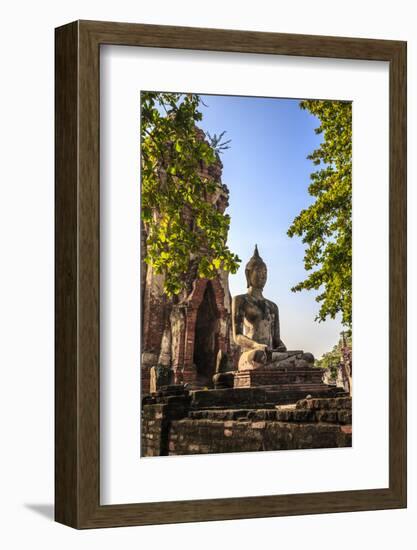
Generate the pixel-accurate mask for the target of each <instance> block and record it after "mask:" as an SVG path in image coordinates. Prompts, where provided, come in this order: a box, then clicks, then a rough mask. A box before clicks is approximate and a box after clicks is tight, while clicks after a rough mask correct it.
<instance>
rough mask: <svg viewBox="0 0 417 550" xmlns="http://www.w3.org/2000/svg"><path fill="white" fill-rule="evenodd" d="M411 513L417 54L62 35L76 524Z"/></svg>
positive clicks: (60, 248) (232, 36) (237, 34)
mask: <svg viewBox="0 0 417 550" xmlns="http://www.w3.org/2000/svg"><path fill="white" fill-rule="evenodd" d="M353 364H355V368H354V371H353ZM405 506H406V44H405V43H404V42H399V41H385V40H371V39H358V38H336V37H325V36H306V35H290V34H276V33H258V32H250V31H230V30H218V29H197V28H186V27H166V26H154V25H141V24H124V23H110V22H93V21H77V22H74V23H70V24H68V25H65V26H63V27H59V28H58V29H56V520H57V521H59V522H61V523H64V524H66V525H69V526H72V527H76V528H98V527H111V526H123V525H144V524H155V523H174V522H187V521H206V520H219V519H235V518H254V517H266V516H282V515H294V514H311V513H326V512H341V511H357V510H378V509H386V508H402V507H405Z"/></svg>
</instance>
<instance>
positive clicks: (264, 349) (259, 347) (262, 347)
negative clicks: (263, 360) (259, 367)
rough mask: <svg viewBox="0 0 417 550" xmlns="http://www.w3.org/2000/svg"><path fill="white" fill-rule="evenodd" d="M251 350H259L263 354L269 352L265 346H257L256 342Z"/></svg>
mask: <svg viewBox="0 0 417 550" xmlns="http://www.w3.org/2000/svg"><path fill="white" fill-rule="evenodd" d="M253 349H256V350H261V351H264V352H265V353H266V352H267V351H268V350H269V348H268V346H267V345H266V344H258V342H256V343H255V345H254V347H253Z"/></svg>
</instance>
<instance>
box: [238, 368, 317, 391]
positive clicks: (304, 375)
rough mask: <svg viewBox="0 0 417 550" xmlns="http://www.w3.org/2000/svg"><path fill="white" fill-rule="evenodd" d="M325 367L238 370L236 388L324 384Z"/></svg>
mask: <svg viewBox="0 0 417 550" xmlns="http://www.w3.org/2000/svg"><path fill="white" fill-rule="evenodd" d="M323 373H324V370H323V369H319V368H314V367H309V366H295V365H291V366H285V367H268V366H265V367H260V368H257V369H253V370H242V371H236V372H234V375H233V386H234V387H235V388H253V387H256V386H282V385H290V384H297V385H300V386H306V385H314V386H318V385H322V386H325V384H323V382H322V380H323Z"/></svg>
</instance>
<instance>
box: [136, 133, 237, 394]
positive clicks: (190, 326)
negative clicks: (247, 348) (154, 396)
mask: <svg viewBox="0 0 417 550" xmlns="http://www.w3.org/2000/svg"><path fill="white" fill-rule="evenodd" d="M197 131H198V135H199V136H200V138H201V139H204V133H203V132H202V131H201V130H197ZM222 168H223V165H222V163H221V161H220V159H218V162H217V163H215V164H213V165H210V166H208V167H207V166H205V165H201V170H200V172H201V175H202V176H204V177H207V178H209V179H210V180H211V181H213V182H214V183H216V189H217V191H216V193H214V194H213V195H211V196H209V197H208V200H209V201H210V202H211V203H212V204H213V205H214V206H215V208H217V209H218V210H219V211H220V212H224V211H225V210H226V208H227V206H228V204H229V203H228V199H229V190H228V188H227V186H226V185H224V184H223V183H222V181H221V174H222ZM141 238H142V242H141V244H142V258H141V260H142V262H141V263H142V265H141V276H142V280H141V286H142V288H141V292H142V353H141V358H142V365H141V384H142V394H146V393H149V390H150V371H151V368H152V367H157V366H158V367H160V368H161V369H163V368H170V369H172V372H173V382H174V383H175V384H182V383H183V384H189V385H192V386H193V387H208V388H210V387H213V381H212V378H213V375H214V373H215V367H216V358H217V356H218V354H219V351H220V352H223V353H224V354H227V356H228V357H232V356H233V354H234V353H235V352H234V349H233V348H234V346H233V344H232V339H231V322H230V314H231V297H230V290H229V279H228V273H226V272H225V271H222V270H219V271H218V273H217V275H216V277H215V278H214V279H210V280H208V279H203V278H199V277H198V276H196V274H195V273H192V272H191V273H190V274H189V277H188V281H187V289H186V290H184V291H183V292H182V293H181V294H180V295H179V296H174V297H172V298H170V297H168V296H166V295H165V293H164V290H163V287H164V277H163V275H160V274H157V273H155V272H154V270H153V269H152V267H150V266H148V265H147V264H146V263H145V261H144V257H145V253H146V230H145V228H144V227H143V226H142V235H141Z"/></svg>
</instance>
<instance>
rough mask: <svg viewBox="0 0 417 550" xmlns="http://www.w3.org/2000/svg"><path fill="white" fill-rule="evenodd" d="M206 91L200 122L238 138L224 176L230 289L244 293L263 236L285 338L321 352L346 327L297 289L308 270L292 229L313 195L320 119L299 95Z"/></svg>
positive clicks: (268, 292) (269, 290) (270, 291)
mask: <svg viewBox="0 0 417 550" xmlns="http://www.w3.org/2000/svg"><path fill="white" fill-rule="evenodd" d="M201 97H202V99H203V101H204V103H205V104H206V105H207V107H205V106H203V105H202V106H201V111H202V113H203V120H202V121H201V122H200V123H199V126H200V127H201V128H202V129H203V130H205V131H208V132H210V134H211V135H213V134H214V133H216V134H219V133H220V132H222V131H223V130H226V134H225V136H224V139H231V140H232V142H231V144H230V145H231V148H230V149H228V150H227V151H225V152H224V154H223V155H222V162H223V165H224V166H223V177H222V179H223V183H225V184H226V185H227V186H228V188H229V191H230V201H229V202H230V206H229V208H228V210H227V212H228V213H229V214H230V216H231V225H230V232H229V240H228V243H229V246H230V249H231V250H232V251H233V252H236V253H237V254H238V255H239V257H240V258H241V260H242V263H241V267H240V268H239V271H238V273H237V274H236V275H230V291H231V293H232V296H234V295H236V294H242V293H244V292H246V280H245V273H244V269H245V265H246V263H247V261H248V260H249V258H250V257H251V256H252V253H253V249H254V245H255V243H257V244H258V248H259V252H260V255H261V256H262V258H263V259H264V261H265V262H266V264H267V266H268V281H267V284H266V287H265V289H264V296H265V297H267V298H269V299H270V300H273V301H274V302H276V303H277V304H278V307H279V310H280V320H281V336H282V339H283V341H284V343H285V344H286V345H287V347H288V348H289V349H304V350H305V351H311V352H312V353H314V355H315V356H316V357H320V356H321V355H322V354H323V353H324V352H326V351H329V350H330V349H331V348H332V347H333V345H334V344H335V343H336V342H337V341H338V339H339V333H340V331H341V330H342V327H341V324H340V320H338V319H336V320H331V319H329V320H327V321H326V322H324V323H318V322H317V321H314V318H315V315H316V313H317V311H318V307H319V304H318V303H317V302H316V301H315V295H316V293H315V292H314V291H302V292H297V293H294V292H291V290H290V289H291V287H292V286H293V285H295V284H296V283H298V282H299V281H301V280H303V279H304V278H305V277H306V272H305V270H304V265H303V256H304V245H303V243H302V242H301V239H300V238H297V237H294V238H292V239H290V238H289V237H288V236H287V230H288V228H289V226H290V225H291V222H292V221H293V219H294V217H295V216H296V215H297V214H298V213H299V212H300V211H301V210H302V209H303V208H306V207H307V206H308V205H309V204H311V202H312V201H313V198H312V197H311V196H310V195H309V194H308V190H307V188H308V185H309V181H310V173H311V172H312V171H313V170H314V166H313V164H312V162H311V161H309V160H307V158H306V157H307V155H308V154H309V153H311V152H312V151H313V150H314V149H315V148H316V147H317V146H318V145H319V144H320V141H321V139H322V138H321V136H320V135H316V134H315V133H314V128H316V127H317V126H318V125H319V123H318V120H317V119H316V118H315V117H314V116H313V115H311V114H310V113H308V112H307V111H304V110H302V109H300V107H299V100H294V99H275V98H253V97H236V96H206V95H202V96H201Z"/></svg>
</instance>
